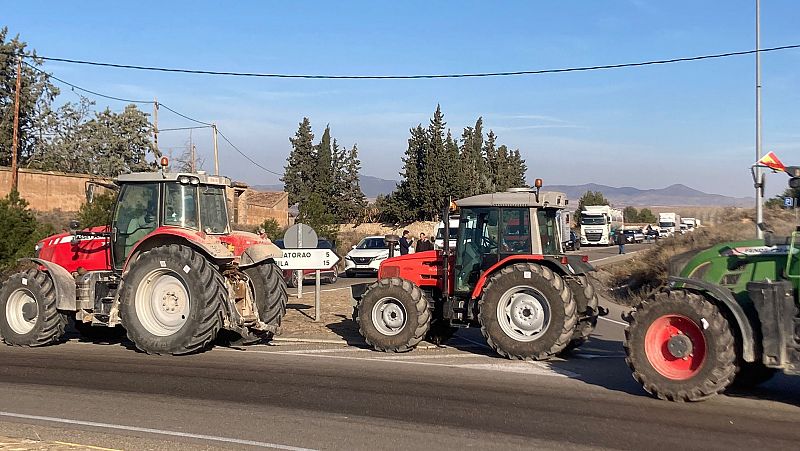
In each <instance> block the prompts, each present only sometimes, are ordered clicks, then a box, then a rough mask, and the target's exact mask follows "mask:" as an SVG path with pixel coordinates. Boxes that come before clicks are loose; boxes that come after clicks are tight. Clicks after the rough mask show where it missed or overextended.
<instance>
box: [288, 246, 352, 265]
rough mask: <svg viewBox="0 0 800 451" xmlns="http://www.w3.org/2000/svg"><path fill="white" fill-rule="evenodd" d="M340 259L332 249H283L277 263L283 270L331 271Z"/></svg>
mask: <svg viewBox="0 0 800 451" xmlns="http://www.w3.org/2000/svg"><path fill="white" fill-rule="evenodd" d="M340 259H341V258H340V257H339V256H338V255H336V252H333V250H331V249H283V258H279V259H276V261H275V263H277V264H278V267H280V268H281V269H331V268H333V267H334V265H336V263H338V262H339V260H340Z"/></svg>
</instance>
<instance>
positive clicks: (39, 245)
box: [33, 243, 42, 252]
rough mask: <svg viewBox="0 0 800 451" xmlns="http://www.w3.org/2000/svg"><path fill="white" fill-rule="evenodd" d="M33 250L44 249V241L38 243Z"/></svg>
mask: <svg viewBox="0 0 800 451" xmlns="http://www.w3.org/2000/svg"><path fill="white" fill-rule="evenodd" d="M33 250H34V251H36V252H39V251H40V250H42V243H36V246H33Z"/></svg>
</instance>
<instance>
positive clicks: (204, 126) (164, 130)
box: [158, 125, 212, 133]
mask: <svg viewBox="0 0 800 451" xmlns="http://www.w3.org/2000/svg"><path fill="white" fill-rule="evenodd" d="M205 128H212V127H211V126H209V125H200V126H196V127H172V128H159V129H158V132H159V133H161V132H174V131H177V130H197V129H205Z"/></svg>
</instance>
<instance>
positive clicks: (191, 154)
mask: <svg viewBox="0 0 800 451" xmlns="http://www.w3.org/2000/svg"><path fill="white" fill-rule="evenodd" d="M189 156H190V158H191V163H189V164H190V165H191V168H192V173H195V172H197V168H196V167H195V164H194V142H192V130H191V129H190V130H189Z"/></svg>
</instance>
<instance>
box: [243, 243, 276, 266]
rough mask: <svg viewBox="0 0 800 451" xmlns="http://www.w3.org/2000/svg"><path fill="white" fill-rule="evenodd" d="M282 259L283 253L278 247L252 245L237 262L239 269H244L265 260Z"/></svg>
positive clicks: (272, 245)
mask: <svg viewBox="0 0 800 451" xmlns="http://www.w3.org/2000/svg"><path fill="white" fill-rule="evenodd" d="M281 257H283V251H282V250H281V248H279V247H278V246H276V245H274V244H272V243H270V244H254V245H252V246H250V247H248V248H247V249H245V251H244V252H242V257H241V259H240V261H239V267H240V268H246V267H248V266H253V265H256V264H258V263H261V262H263V261H264V260H267V259H270V258H272V259H277V258H281Z"/></svg>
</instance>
